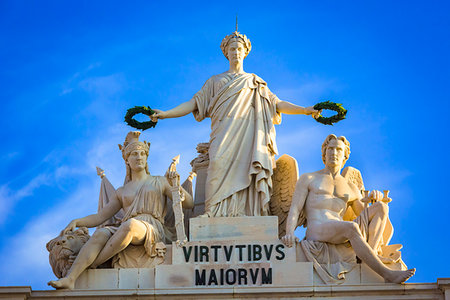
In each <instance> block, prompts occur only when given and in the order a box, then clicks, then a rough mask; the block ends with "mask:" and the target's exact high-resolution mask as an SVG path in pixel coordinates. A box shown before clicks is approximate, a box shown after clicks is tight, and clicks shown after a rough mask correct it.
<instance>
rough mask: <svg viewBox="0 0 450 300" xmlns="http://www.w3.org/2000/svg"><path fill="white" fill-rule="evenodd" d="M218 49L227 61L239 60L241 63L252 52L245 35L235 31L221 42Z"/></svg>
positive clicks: (250, 44)
mask: <svg viewBox="0 0 450 300" xmlns="http://www.w3.org/2000/svg"><path fill="white" fill-rule="evenodd" d="M220 49H222V52H223V55H225V57H226V58H227V59H228V60H229V61H232V60H239V61H241V62H242V61H243V60H244V58H246V57H247V55H248V54H249V53H250V50H252V43H251V42H250V40H249V39H248V38H247V37H246V36H245V34H241V33H239V32H237V31H235V32H233V33H232V34H230V35H227V36H226V37H225V38H224V39H223V40H222V43H221V44H220Z"/></svg>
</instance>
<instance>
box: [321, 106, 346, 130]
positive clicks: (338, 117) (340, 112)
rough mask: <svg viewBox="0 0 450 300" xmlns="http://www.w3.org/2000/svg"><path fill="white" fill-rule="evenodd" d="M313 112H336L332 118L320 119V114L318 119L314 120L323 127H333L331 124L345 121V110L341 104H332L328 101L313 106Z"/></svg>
mask: <svg viewBox="0 0 450 300" xmlns="http://www.w3.org/2000/svg"><path fill="white" fill-rule="evenodd" d="M314 109H315V110H323V109H328V110H334V111H335V112H337V114H335V115H334V116H331V117H322V115H321V114H320V115H319V117H317V118H316V121H317V122H319V123H322V124H324V125H333V123H337V122H339V121H341V120H344V119H345V115H346V114H347V110H346V109H345V108H344V107H342V104H341V103H334V102H330V101H325V102H320V103H317V104H316V105H314Z"/></svg>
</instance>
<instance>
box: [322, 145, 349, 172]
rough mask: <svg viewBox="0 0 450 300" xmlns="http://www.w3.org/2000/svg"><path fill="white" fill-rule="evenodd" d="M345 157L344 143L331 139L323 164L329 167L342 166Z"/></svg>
mask: <svg viewBox="0 0 450 300" xmlns="http://www.w3.org/2000/svg"><path fill="white" fill-rule="evenodd" d="M344 159H345V144H344V142H343V141H341V140H336V139H332V140H331V141H330V142H329V143H328V146H327V152H326V153H325V164H326V165H327V166H330V167H334V166H339V167H342V163H343V162H344Z"/></svg>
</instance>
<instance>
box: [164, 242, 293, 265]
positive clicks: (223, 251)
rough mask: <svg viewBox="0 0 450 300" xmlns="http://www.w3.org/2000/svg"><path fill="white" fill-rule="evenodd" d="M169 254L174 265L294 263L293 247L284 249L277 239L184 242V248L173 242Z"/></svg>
mask: <svg viewBox="0 0 450 300" xmlns="http://www.w3.org/2000/svg"><path fill="white" fill-rule="evenodd" d="M172 254H173V256H172V263H173V264H174V265H177V264H187V263H190V264H193V263H195V264H212V263H218V264H238V263H259V262H269V261H272V262H280V263H281V262H296V249H295V247H292V248H288V247H286V246H285V245H284V244H283V243H281V241H280V240H279V239H274V240H264V241H255V240H248V241H245V242H244V241H207V242H188V243H187V244H186V245H185V246H184V247H177V246H176V245H175V243H174V244H173V245H172Z"/></svg>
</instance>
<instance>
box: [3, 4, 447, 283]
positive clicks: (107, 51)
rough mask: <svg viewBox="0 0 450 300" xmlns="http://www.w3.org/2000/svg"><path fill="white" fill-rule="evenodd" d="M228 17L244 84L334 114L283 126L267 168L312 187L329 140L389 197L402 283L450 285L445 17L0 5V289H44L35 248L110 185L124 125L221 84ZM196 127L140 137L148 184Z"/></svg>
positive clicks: (356, 7) (185, 165)
mask: <svg viewBox="0 0 450 300" xmlns="http://www.w3.org/2000/svg"><path fill="white" fill-rule="evenodd" d="M236 13H237V14H238V15H239V31H241V32H242V33H244V34H246V35H247V36H248V37H249V38H250V40H251V41H252V45H253V49H252V51H251V53H250V54H249V56H248V57H247V59H246V60H245V66H244V68H245V70H246V71H247V72H252V73H255V74H257V75H259V76H260V77H262V78H263V79H264V80H266V82H267V83H268V86H269V88H270V89H271V90H272V92H274V93H275V94H277V95H278V97H279V98H280V99H283V100H288V101H292V102H294V103H296V104H299V105H303V106H309V105H314V104H315V103H317V102H321V101H324V100H331V101H334V102H341V103H343V105H344V107H345V108H347V109H348V111H349V112H348V117H347V119H346V120H344V121H342V122H340V123H338V124H336V125H335V126H333V127H331V126H324V125H322V124H319V123H317V122H315V121H314V120H313V119H312V118H311V117H307V116H287V115H284V116H283V122H282V124H281V125H279V126H277V142H278V148H279V150H280V155H281V154H284V153H287V154H290V155H292V156H294V157H295V158H296V159H297V160H298V163H299V168H300V173H304V172H311V171H316V170H318V169H321V168H322V167H323V164H322V161H321V154H320V146H321V143H322V141H323V139H324V138H325V137H326V136H327V135H328V134H330V133H335V134H337V135H345V136H346V137H347V138H348V139H349V141H350V143H351V151H352V153H351V156H350V159H349V161H348V162H347V165H350V166H353V167H356V168H358V169H359V170H361V172H362V174H363V178H364V182H365V186H366V188H367V189H380V190H383V189H389V190H391V197H392V198H393V201H392V202H391V203H390V218H391V221H392V223H393V225H394V229H395V232H394V236H393V239H392V243H402V244H403V245H404V248H403V250H402V255H403V259H404V261H405V262H406V264H407V265H408V266H409V267H416V268H417V273H416V275H415V276H414V277H413V278H412V279H410V282H436V279H437V278H438V277H450V260H449V249H450V239H449V237H450V234H449V231H448V230H449V210H450V205H449V196H448V194H449V193H448V190H447V188H448V187H449V180H448V178H449V175H448V171H449V167H450V164H449V142H448V139H449V137H448V130H449V125H448V122H449V118H448V112H449V91H448V88H449V86H450V71H449V67H450V59H449V53H450V39H449V37H450V34H449V29H450V5H449V2H447V1H429V2H425V1H364V2H361V1H290V2H289V1H268V2H264V1H258V2H248V3H239V2H227V3H222V4H215V3H210V2H204V3H202V2H197V1H186V2H184V1H183V2H181V1H180V2H175V1H168V2H167V3H166V4H161V3H158V4H156V3H152V2H151V1H148V2H144V1H142V2H139V1H136V2H132V3H131V4H130V3H125V2H123V1H120V2H119V1H71V2H70V1H39V2H36V1H19V0H18V1H1V2H0V31H1V34H0V45H1V47H0V66H1V68H0V85H1V89H0V100H1V102H0V103H1V106H0V107H1V115H2V117H1V118H0V128H2V130H1V131H0V140H1V141H2V143H1V145H2V147H1V149H0V161H1V168H0V204H1V205H0V215H1V216H2V217H1V218H0V241H1V243H0V275H1V276H0V286H5V285H6V286H7V285H14V286H18V285H27V286H28V285H31V286H32V288H33V289H34V290H36V289H48V287H47V285H46V283H47V281H49V280H51V279H54V278H55V276H54V275H53V273H52V271H51V268H50V265H49V263H48V253H47V250H46V249H45V244H46V242H47V241H49V240H50V239H51V238H53V237H54V236H56V235H57V234H58V233H59V231H60V230H61V229H62V228H64V226H66V224H67V223H68V222H69V221H70V220H72V219H73V218H77V217H82V216H85V215H87V214H90V213H94V212H95V211H96V209H97V201H98V192H99V187H100V180H99V178H98V177H97V176H96V171H95V166H97V165H98V166H101V167H102V168H103V169H105V171H106V174H107V176H108V178H109V179H110V181H111V182H112V183H113V185H114V186H115V187H119V186H121V185H122V183H123V179H124V176H125V168H124V163H123V160H122V157H121V153H120V151H119V149H118V147H117V144H119V143H123V140H124V138H125V135H126V133H127V132H128V131H130V130H132V128H130V127H128V126H126V124H125V123H124V122H123V117H124V115H125V112H126V110H127V109H128V108H130V107H133V106H135V105H149V106H151V107H153V108H160V109H169V108H172V107H174V106H176V105H177V104H179V103H181V102H182V101H187V100H189V99H190V98H191V97H192V96H193V95H194V94H195V93H196V92H197V91H198V90H199V89H200V88H201V87H202V85H203V83H204V82H205V81H206V80H207V79H208V78H209V77H210V76H212V75H214V74H218V73H221V72H223V71H226V70H227V68H228V62H227V60H226V59H225V57H224V56H223V55H222V53H221V50H220V47H219V46H220V42H221V41H222V39H223V37H224V36H225V35H227V34H230V33H231V32H232V31H234V26H235V16H236ZM209 127H210V122H209V120H205V121H203V122H201V123H198V122H196V121H195V120H194V118H193V116H192V115H189V116H186V117H183V118H179V119H169V120H163V121H160V122H159V124H158V125H157V127H156V128H155V129H150V130H147V131H145V132H144V133H143V135H142V136H143V138H144V139H145V140H148V141H150V142H151V143H152V145H151V149H150V156H149V166H150V172H151V173H152V174H155V175H156V174H158V175H163V174H164V172H165V170H166V168H167V167H168V166H169V164H170V162H171V158H172V157H174V156H175V155H177V154H181V162H180V165H179V171H180V173H181V175H182V177H183V178H185V177H186V176H187V175H188V173H189V171H190V166H189V162H190V161H191V160H192V159H193V158H194V157H195V156H196V150H195V146H196V145H197V143H199V142H207V141H208V140H209V132H210V128H209ZM446 187H447V188H446ZM300 234H301V233H300Z"/></svg>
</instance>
